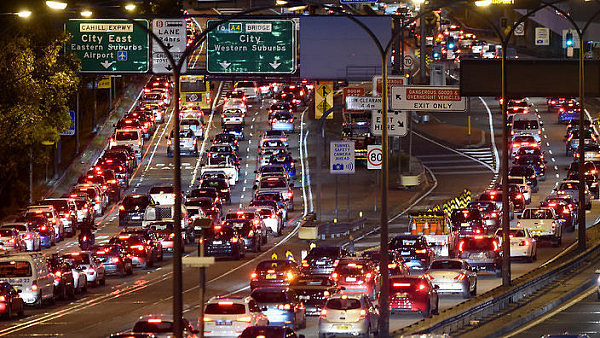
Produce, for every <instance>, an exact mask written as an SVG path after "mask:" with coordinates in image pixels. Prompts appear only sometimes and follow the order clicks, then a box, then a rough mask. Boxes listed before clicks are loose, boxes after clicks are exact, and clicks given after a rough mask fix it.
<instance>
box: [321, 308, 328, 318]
mask: <svg viewBox="0 0 600 338" xmlns="http://www.w3.org/2000/svg"><path fill="white" fill-rule="evenodd" d="M321 317H327V310H326V309H323V310H321Z"/></svg>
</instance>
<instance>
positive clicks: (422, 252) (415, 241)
mask: <svg viewBox="0 0 600 338" xmlns="http://www.w3.org/2000/svg"><path fill="white" fill-rule="evenodd" d="M389 249H390V250H394V251H398V252H399V253H400V255H401V256H402V258H403V259H404V261H405V262H406V265H407V266H408V267H409V268H411V269H419V270H425V269H427V268H428V267H429V265H430V264H431V262H432V261H433V259H434V258H435V253H434V251H433V249H432V248H431V247H430V246H429V244H428V243H427V240H425V237H424V236H423V235H399V236H396V237H394V238H393V239H392V240H391V241H390V243H389Z"/></svg>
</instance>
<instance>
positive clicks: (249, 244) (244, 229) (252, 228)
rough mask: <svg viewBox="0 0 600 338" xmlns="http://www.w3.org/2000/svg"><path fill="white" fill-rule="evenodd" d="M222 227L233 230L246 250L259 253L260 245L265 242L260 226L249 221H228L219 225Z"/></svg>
mask: <svg viewBox="0 0 600 338" xmlns="http://www.w3.org/2000/svg"><path fill="white" fill-rule="evenodd" d="M221 225H222V226H223V227H231V228H234V229H235V230H236V231H237V233H238V234H239V235H240V237H241V239H240V240H242V241H243V242H244V246H245V247H246V250H249V251H252V252H260V250H261V246H262V244H263V243H264V242H265V240H266V234H265V235H263V232H262V230H261V226H260V225H258V224H257V223H255V222H254V221H253V220H250V219H228V220H226V221H224V222H223V223H222V224H221Z"/></svg>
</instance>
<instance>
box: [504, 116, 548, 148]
mask: <svg viewBox="0 0 600 338" xmlns="http://www.w3.org/2000/svg"><path fill="white" fill-rule="evenodd" d="M541 124H542V123H541V122H540V121H539V119H538V117H537V115H536V114H531V113H528V114H517V115H515V117H514V118H513V121H512V126H511V131H510V133H511V135H513V136H520V135H531V136H533V138H534V139H535V140H536V141H537V142H538V143H539V142H541V139H542V136H541V134H542V129H541Z"/></svg>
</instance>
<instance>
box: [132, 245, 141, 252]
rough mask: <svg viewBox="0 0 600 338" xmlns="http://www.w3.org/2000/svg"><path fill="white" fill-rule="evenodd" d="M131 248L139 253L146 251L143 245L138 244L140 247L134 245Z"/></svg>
mask: <svg viewBox="0 0 600 338" xmlns="http://www.w3.org/2000/svg"><path fill="white" fill-rule="evenodd" d="M130 248H132V249H135V250H138V251H144V246H143V245H141V244H138V245H132V246H130Z"/></svg>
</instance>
